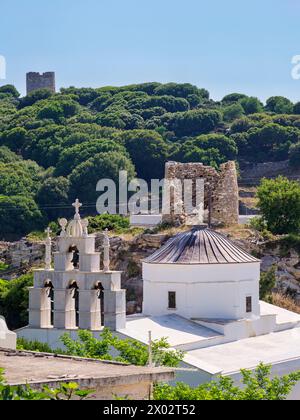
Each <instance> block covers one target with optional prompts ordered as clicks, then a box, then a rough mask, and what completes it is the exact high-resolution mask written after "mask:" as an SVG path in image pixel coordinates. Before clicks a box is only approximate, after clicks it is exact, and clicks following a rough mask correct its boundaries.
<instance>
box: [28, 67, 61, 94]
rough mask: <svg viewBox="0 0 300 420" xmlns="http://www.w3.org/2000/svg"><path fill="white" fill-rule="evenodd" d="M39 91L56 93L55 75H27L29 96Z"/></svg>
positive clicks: (31, 73) (48, 73)
mask: <svg viewBox="0 0 300 420" xmlns="http://www.w3.org/2000/svg"><path fill="white" fill-rule="evenodd" d="M38 89H49V90H50V91H51V92H53V93H55V73H54V72H46V73H42V74H40V73H35V72H30V73H27V74H26V91H27V95H28V94H29V93H30V92H34V91H35V90H38Z"/></svg>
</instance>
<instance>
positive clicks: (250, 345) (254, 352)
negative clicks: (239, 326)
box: [185, 328, 300, 375]
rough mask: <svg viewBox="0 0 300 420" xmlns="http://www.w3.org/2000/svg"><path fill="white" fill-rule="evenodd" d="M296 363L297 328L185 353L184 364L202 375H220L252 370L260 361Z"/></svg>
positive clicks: (299, 350) (299, 330)
mask: <svg viewBox="0 0 300 420" xmlns="http://www.w3.org/2000/svg"><path fill="white" fill-rule="evenodd" d="M292 359H299V360H300V328H294V329H291V330H286V331H282V332H277V333H272V334H267V335H263V336H259V337H254V338H248V339H245V340H240V341H235V342H233V343H228V344H221V345H218V346H215V347H209V348H203V349H198V350H192V351H189V352H188V354H187V356H186V359H185V360H186V362H187V363H189V364H191V365H193V366H195V367H197V368H199V369H202V370H204V371H206V372H209V373H212V374H216V373H222V374H224V375H226V374H230V373H234V372H238V371H239V370H240V369H252V368H254V367H256V366H257V365H258V364H259V363H260V362H263V363H265V364H277V363H280V362H283V361H287V360H292Z"/></svg>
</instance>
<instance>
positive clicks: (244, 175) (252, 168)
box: [241, 160, 300, 185]
mask: <svg viewBox="0 0 300 420" xmlns="http://www.w3.org/2000/svg"><path fill="white" fill-rule="evenodd" d="M278 175H284V176H287V177H292V178H295V179H299V180H300V170H295V169H293V168H291V167H290V166H289V161H288V160H283V161H279V162H264V163H247V164H243V165H242V166H241V183H242V184H243V183H244V184H247V183H249V184H250V185H251V184H252V183H254V184H255V183H256V181H258V180H260V179H261V178H264V177H265V178H276V177H277V176H278Z"/></svg>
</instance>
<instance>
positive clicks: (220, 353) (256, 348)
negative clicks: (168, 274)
mask: <svg viewBox="0 0 300 420" xmlns="http://www.w3.org/2000/svg"><path fill="white" fill-rule="evenodd" d="M260 306H261V314H262V315H271V314H276V315H277V317H276V324H277V331H279V332H274V333H271V334H267V335H262V336H258V337H253V338H248V339H243V340H239V341H234V342H231V343H226V344H220V342H222V339H223V338H225V339H226V337H224V336H223V335H221V334H218V333H217V332H215V331H213V330H211V329H209V328H206V327H203V326H201V325H199V324H197V323H195V322H193V321H190V320H188V319H185V318H183V317H180V316H178V315H175V314H170V315H163V316H156V317H147V316H144V315H133V316H129V317H128V318H127V325H126V328H125V329H123V330H119V333H121V334H124V335H125V336H128V337H131V338H134V339H136V340H138V341H140V342H142V343H145V344H147V343H148V339H149V337H148V332H149V331H151V332H152V339H153V340H156V339H160V338H162V337H166V338H167V339H168V342H169V344H170V345H171V347H173V348H174V347H176V348H183V349H184V346H186V349H187V350H188V349H189V348H191V349H193V348H194V349H195V350H188V351H187V352H186V356H185V359H184V360H185V362H186V363H187V364H189V365H191V367H196V368H198V369H200V370H203V371H205V372H208V373H210V374H212V375H216V374H223V375H226V374H231V373H235V372H239V371H240V369H253V368H255V367H256V366H257V365H258V364H259V363H260V362H263V363H265V364H277V363H280V362H283V361H287V360H295V359H297V360H299V364H300V315H299V314H295V313H293V312H290V311H287V310H285V309H282V308H279V307H277V306H274V305H270V304H268V303H265V302H261V303H260ZM282 330H284V331H282ZM214 344H215V345H214Z"/></svg>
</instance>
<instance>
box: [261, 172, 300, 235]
mask: <svg viewBox="0 0 300 420" xmlns="http://www.w3.org/2000/svg"><path fill="white" fill-rule="evenodd" d="M257 196H258V199H259V202H258V207H259V208H260V211H261V214H262V217H263V219H264V220H265V221H266V223H267V227H268V230H270V231H271V232H272V233H274V234H286V233H297V232H299V229H300V185H299V183H298V182H295V181H289V180H288V179H287V178H284V177H281V176H280V177H278V178H277V179H263V180H262V182H261V184H260V186H259V187H258V190H257Z"/></svg>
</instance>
